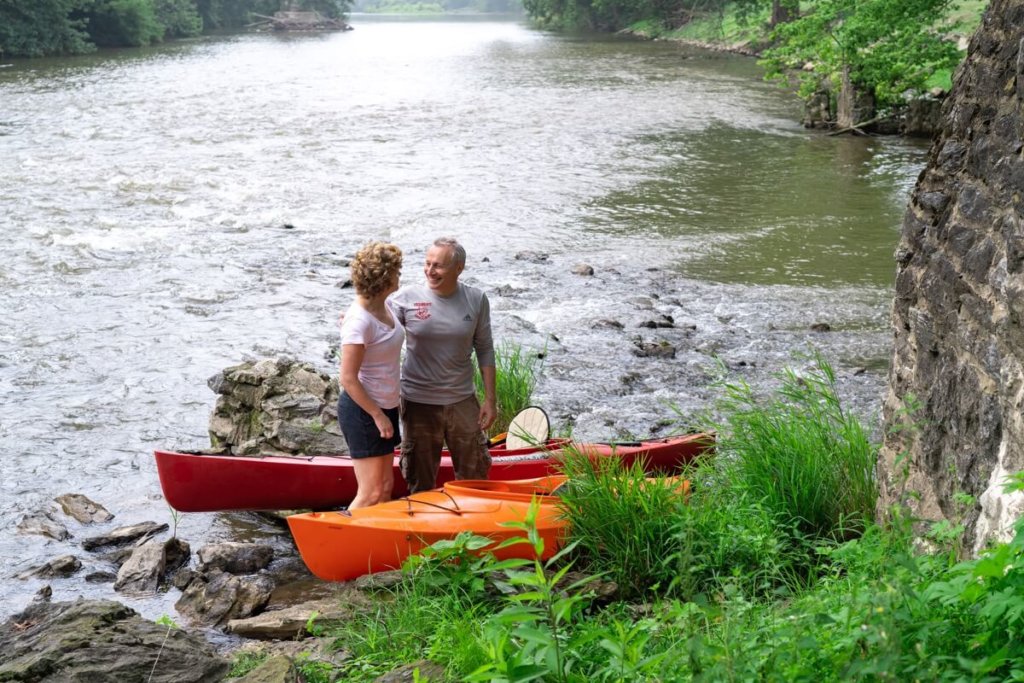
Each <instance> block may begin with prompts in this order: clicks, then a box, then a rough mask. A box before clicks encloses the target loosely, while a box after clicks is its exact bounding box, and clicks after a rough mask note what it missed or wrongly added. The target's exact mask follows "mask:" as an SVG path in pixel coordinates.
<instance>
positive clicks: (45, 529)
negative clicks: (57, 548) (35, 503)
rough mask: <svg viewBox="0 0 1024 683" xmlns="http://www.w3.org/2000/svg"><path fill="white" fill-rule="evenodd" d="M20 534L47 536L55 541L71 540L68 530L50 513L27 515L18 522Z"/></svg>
mask: <svg viewBox="0 0 1024 683" xmlns="http://www.w3.org/2000/svg"><path fill="white" fill-rule="evenodd" d="M18 533H19V534H34V535H37V536H46V537H47V538H52V539H53V540H55V541H66V540H68V539H69V538H71V532H70V531H68V528H67V527H66V526H64V525H63V524H61V523H60V522H58V521H57V520H55V519H54V518H53V517H52V516H51V515H50V514H49V513H48V512H37V513H35V514H31V515H26V516H25V517H24V518H22V520H21V521H20V522H18Z"/></svg>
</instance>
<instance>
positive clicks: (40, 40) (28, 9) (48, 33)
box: [0, 0, 95, 57]
mask: <svg viewBox="0 0 1024 683" xmlns="http://www.w3.org/2000/svg"><path fill="white" fill-rule="evenodd" d="M75 6H76V2H75V1H74V0H33V2H26V1H25V0H0V55H4V56H7V57H41V56H43V55H53V54H68V55H73V54H81V53H83V52H89V51H91V50H93V49H95V48H94V47H93V46H92V45H90V44H89V41H88V36H87V34H86V32H85V30H84V26H83V22H82V21H80V20H74V19H72V18H71V16H70V14H71V11H72V9H74V7H75Z"/></svg>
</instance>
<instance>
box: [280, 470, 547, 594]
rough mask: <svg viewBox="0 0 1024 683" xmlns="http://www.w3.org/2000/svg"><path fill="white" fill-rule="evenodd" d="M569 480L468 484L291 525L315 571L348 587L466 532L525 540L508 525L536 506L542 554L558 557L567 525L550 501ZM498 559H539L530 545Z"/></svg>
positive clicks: (301, 518) (299, 518) (297, 518)
mask: <svg viewBox="0 0 1024 683" xmlns="http://www.w3.org/2000/svg"><path fill="white" fill-rule="evenodd" d="M564 481H565V477H564V476H550V477H541V478H538V479H527V480H521V481H493V480H462V481H458V482H455V481H453V482H448V483H447V484H445V485H444V487H443V488H440V489H435V490H433V491H422V492H420V493H414V494H412V495H410V496H408V497H406V498H400V499H397V500H392V501H389V502H387V503H380V504H378V505H371V506H370V507H366V508H359V509H357V510H352V511H351V516H348V515H346V514H343V513H340V512H306V513H303V514H298V515H291V516H290V517H288V526H289V528H290V529H291V532H292V536H294V537H295V544H296V545H297V546H298V548H299V554H300V555H302V560H303V561H304V562H305V563H306V566H307V567H309V570H310V571H311V572H313V573H314V574H316V575H317V576H318V577H320V578H321V579H326V580H328V581H348V580H351V579H355V578H357V577H360V576H362V575H363V574H372V573H373V572H379V571H385V570H388V569H398V568H400V567H401V566H402V562H403V561H404V560H405V558H406V557H408V556H409V555H411V554H413V553H417V552H419V551H420V550H422V549H423V548H425V547H426V546H428V545H431V544H432V543H436V542H437V541H441V540H446V539H452V538H454V537H455V536H457V535H458V534H459V533H460V532H462V531H472V532H473V533H475V534H478V535H480V536H487V537H488V538H491V539H493V540H494V541H495V544H497V543H499V542H501V541H504V540H505V539H508V538H513V537H524V534H523V532H522V531H520V530H519V529H510V528H507V527H503V526H501V524H502V523H503V522H521V521H523V520H524V519H526V513H527V510H528V509H529V507H530V501H531V500H532V499H534V498H536V499H537V501H538V513H537V518H536V525H537V530H538V531H539V532H540V535H541V537H542V538H543V539H544V555H543V558H545V559H546V558H548V557H551V556H552V555H554V554H555V553H556V552H557V551H558V548H559V545H560V543H561V537H562V533H563V530H564V527H565V522H564V521H563V520H562V518H561V511H560V510H559V508H558V500H559V499H558V497H557V496H554V495H551V491H553V490H554V489H555V488H556V487H557V486H558V485H559V484H561V483H563V482H564ZM495 554H496V555H497V556H498V557H499V558H502V559H506V558H511V557H533V548H532V546H530V545H529V544H526V543H524V544H516V545H513V546H510V547H507V548H503V549H502V550H500V551H497V552H496V553H495Z"/></svg>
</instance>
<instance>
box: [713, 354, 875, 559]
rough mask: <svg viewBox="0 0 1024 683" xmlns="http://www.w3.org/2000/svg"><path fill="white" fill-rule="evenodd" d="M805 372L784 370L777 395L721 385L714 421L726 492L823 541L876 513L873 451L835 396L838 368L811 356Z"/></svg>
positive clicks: (856, 528) (850, 530)
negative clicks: (717, 419)
mask: <svg viewBox="0 0 1024 683" xmlns="http://www.w3.org/2000/svg"><path fill="white" fill-rule="evenodd" d="M812 363H813V365H812V367H811V368H810V370H809V371H807V372H805V373H802V374H801V373H797V372H796V371H794V370H792V369H786V370H785V371H783V372H782V373H781V374H780V375H779V379H781V382H782V384H781V386H780V387H779V389H778V390H777V391H776V393H775V396H774V397H770V398H767V399H765V400H761V399H759V398H758V397H757V396H756V395H755V394H754V391H753V390H752V389H751V388H750V386H749V385H747V384H746V383H745V382H743V381H739V382H734V383H729V382H722V388H723V391H724V395H723V397H722V398H721V399H720V400H719V404H718V408H719V410H720V412H721V413H722V414H724V415H725V418H724V420H723V421H721V422H711V424H709V425H708V427H707V430H708V431H714V432H717V433H718V443H717V452H718V454H719V455H718V457H719V458H720V459H721V460H722V461H723V474H724V476H725V477H726V478H727V479H728V480H729V481H728V486H729V488H730V490H731V491H734V492H736V493H742V494H746V495H749V496H750V499H751V500H754V501H757V502H759V503H760V504H762V505H764V506H765V508H766V509H767V510H768V511H770V512H771V513H772V514H773V515H775V516H777V518H778V519H779V520H781V521H782V522H783V523H785V524H789V523H792V524H795V525H796V527H797V529H799V530H800V531H801V532H802V533H804V534H807V535H810V536H812V537H820V538H837V539H842V538H849V537H850V536H851V535H854V534H857V533H859V530H860V529H862V528H863V527H864V525H865V524H866V523H867V522H868V521H869V520H871V519H873V518H874V511H875V501H876V499H877V496H878V488H877V483H876V481H875V464H876V459H877V449H876V446H875V445H874V444H872V443H871V442H870V441H869V439H868V437H867V434H866V432H865V430H864V427H863V425H861V423H860V421H859V420H858V419H857V417H856V416H854V415H850V414H848V413H846V412H845V411H844V410H843V408H842V405H841V403H840V401H839V397H838V395H837V393H836V386H835V372H834V371H833V370H832V368H831V367H830V366H829V364H828V363H827V361H825V359H824V358H823V357H822V356H821V355H820V354H815V355H814V356H813V358H812Z"/></svg>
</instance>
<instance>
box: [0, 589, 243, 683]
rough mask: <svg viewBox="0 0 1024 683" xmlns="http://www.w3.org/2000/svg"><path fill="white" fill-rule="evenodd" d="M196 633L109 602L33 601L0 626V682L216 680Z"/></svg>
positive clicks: (222, 664) (215, 661)
mask: <svg viewBox="0 0 1024 683" xmlns="http://www.w3.org/2000/svg"><path fill="white" fill-rule="evenodd" d="M229 669H230V664H229V662H228V661H227V660H225V659H223V658H221V657H220V656H218V655H217V653H216V652H214V650H213V648H212V647H211V646H210V645H209V644H208V643H207V642H206V641H205V640H204V639H203V638H201V637H199V636H195V635H192V634H189V633H186V632H185V631H182V630H180V629H177V628H174V627H173V625H172V624H169V625H163V624H157V623H154V622H152V621H147V620H146V619H143V618H142V617H140V616H139V615H138V614H137V613H136V612H135V611H134V610H132V609H131V608H129V607H126V606H125V605H122V604H120V603H117V602H112V601H85V600H79V601H77V602H62V603H49V602H36V603H33V604H32V605H30V606H29V607H28V608H27V609H25V610H24V611H23V612H21V613H20V614H16V615H14V616H13V617H11V618H10V619H8V620H7V621H6V622H5V623H3V624H2V625H0V681H95V682H104V681H109V682H110V683H114V682H115V681H151V682H152V683H158V682H165V683H178V682H179V681H195V682H196V683H201V682H204V681H211V682H213V681H220V680H223V678H224V676H225V675H226V674H227V672H228V670H229Z"/></svg>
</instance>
